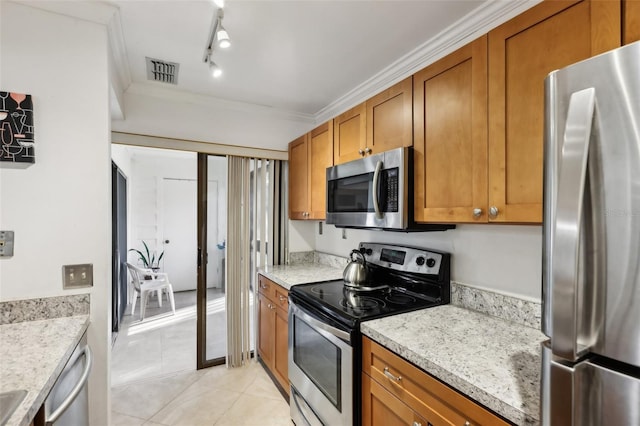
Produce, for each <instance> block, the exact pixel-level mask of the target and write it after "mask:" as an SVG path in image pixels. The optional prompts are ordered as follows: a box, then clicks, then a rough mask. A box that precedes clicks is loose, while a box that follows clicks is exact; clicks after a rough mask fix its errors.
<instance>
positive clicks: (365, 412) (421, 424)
mask: <svg viewBox="0 0 640 426" xmlns="http://www.w3.org/2000/svg"><path fill="white" fill-rule="evenodd" d="M362 424H363V425H374V424H375V425H385V426H406V425H412V426H427V425H428V424H432V425H433V426H435V425H436V424H437V423H433V422H428V421H427V420H425V419H424V418H423V417H421V416H420V415H418V413H416V412H415V411H413V410H412V409H411V408H409V406H408V405H406V404H405V403H403V402H402V401H400V400H399V399H398V398H396V397H395V396H393V394H391V393H390V392H389V391H387V390H386V389H385V388H384V387H383V386H382V385H380V384H379V383H378V382H376V381H375V380H373V379H371V377H369V376H368V375H366V374H363V375H362Z"/></svg>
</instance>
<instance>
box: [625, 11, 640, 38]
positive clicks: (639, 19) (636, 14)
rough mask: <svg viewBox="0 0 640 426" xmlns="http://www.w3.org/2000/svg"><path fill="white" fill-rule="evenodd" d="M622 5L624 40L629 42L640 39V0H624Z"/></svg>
mask: <svg viewBox="0 0 640 426" xmlns="http://www.w3.org/2000/svg"><path fill="white" fill-rule="evenodd" d="M622 7H623V11H624V13H623V15H622V22H623V23H624V33H623V42H624V44H629V43H633V42H634V41H638V40H640V0H624V1H623V3H622Z"/></svg>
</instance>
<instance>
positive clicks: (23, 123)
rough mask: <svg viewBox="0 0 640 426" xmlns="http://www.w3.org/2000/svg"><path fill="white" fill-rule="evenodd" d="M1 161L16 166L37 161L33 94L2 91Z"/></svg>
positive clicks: (0, 117)
mask: <svg viewBox="0 0 640 426" xmlns="http://www.w3.org/2000/svg"><path fill="white" fill-rule="evenodd" d="M0 161H1V162H2V164H3V165H9V164H11V163H13V164H15V165H16V166H18V165H23V166H26V165H29V164H33V163H34V162H35V156H34V152H33V103H32V102H31V95H25V94H24V93H13V92H1V91H0Z"/></svg>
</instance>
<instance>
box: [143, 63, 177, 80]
mask: <svg viewBox="0 0 640 426" xmlns="http://www.w3.org/2000/svg"><path fill="white" fill-rule="evenodd" d="M179 69H180V64H176V63H175V62H167V61H161V60H160V59H153V58H149V57H147V79H148V80H151V81H159V82H161V83H169V84H178V70H179Z"/></svg>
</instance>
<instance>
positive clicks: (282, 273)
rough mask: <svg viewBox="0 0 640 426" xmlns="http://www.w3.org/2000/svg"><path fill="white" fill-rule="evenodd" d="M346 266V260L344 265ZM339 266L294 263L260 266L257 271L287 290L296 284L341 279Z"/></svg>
mask: <svg viewBox="0 0 640 426" xmlns="http://www.w3.org/2000/svg"><path fill="white" fill-rule="evenodd" d="M344 266H346V261H345V265H344ZM344 266H343V267H341V268H338V267H335V266H330V265H325V264H322V263H311V262H309V263H296V264H292V265H271V266H265V267H264V268H261V269H260V271H259V273H260V274H262V275H264V276H265V277H267V278H269V279H270V280H271V281H273V282H275V283H276V284H279V285H281V286H282V287H284V288H286V289H287V290H290V289H291V286H293V285H296V284H306V283H314V282H321V281H330V280H339V279H342V273H343V271H344Z"/></svg>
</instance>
